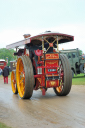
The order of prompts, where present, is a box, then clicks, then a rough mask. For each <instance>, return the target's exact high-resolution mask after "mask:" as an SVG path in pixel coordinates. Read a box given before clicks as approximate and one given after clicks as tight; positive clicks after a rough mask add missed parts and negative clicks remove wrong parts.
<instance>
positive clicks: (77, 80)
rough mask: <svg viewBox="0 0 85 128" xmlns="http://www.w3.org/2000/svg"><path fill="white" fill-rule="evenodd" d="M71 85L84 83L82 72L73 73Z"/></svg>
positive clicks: (84, 77) (84, 78)
mask: <svg viewBox="0 0 85 128" xmlns="http://www.w3.org/2000/svg"><path fill="white" fill-rule="evenodd" d="M72 85H85V76H84V74H82V73H81V74H79V75H77V76H75V75H74V78H72Z"/></svg>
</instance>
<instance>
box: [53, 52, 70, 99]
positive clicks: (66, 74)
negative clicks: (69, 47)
mask: <svg viewBox="0 0 85 128" xmlns="http://www.w3.org/2000/svg"><path fill="white" fill-rule="evenodd" d="M59 66H60V71H59V75H60V78H61V79H60V82H59V86H58V87H56V88H54V92H55V93H56V94H57V95H58V96H65V95H67V94H68V93H69V92H70V90H71V85H72V72H71V67H70V63H69V60H68V58H67V57H66V55H63V54H61V55H60V64H59Z"/></svg>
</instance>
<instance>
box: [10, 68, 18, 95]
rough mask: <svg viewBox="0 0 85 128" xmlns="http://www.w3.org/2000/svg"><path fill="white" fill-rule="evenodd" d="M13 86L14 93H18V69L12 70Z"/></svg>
mask: <svg viewBox="0 0 85 128" xmlns="http://www.w3.org/2000/svg"><path fill="white" fill-rule="evenodd" d="M11 87H12V91H13V93H14V94H18V90H17V84H16V71H15V70H13V71H12V72H11Z"/></svg>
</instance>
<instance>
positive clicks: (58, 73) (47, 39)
mask: <svg viewBox="0 0 85 128" xmlns="http://www.w3.org/2000/svg"><path fill="white" fill-rule="evenodd" d="M24 37H25V39H24V40H22V41H19V42H16V43H13V44H10V45H7V46H6V48H7V49H10V48H16V53H14V55H17V61H16V70H13V71H12V74H11V86H12V91H13V93H14V94H17V93H19V96H20V97H21V98H22V99H26V98H28V99H29V98H31V96H32V93H33V90H38V89H41V90H42V94H43V95H45V92H46V91H47V89H48V88H53V89H54V92H55V93H56V94H57V95H58V96H65V95H67V94H68V93H69V92H70V90H71V85H72V72H71V67H70V64H69V61H68V58H67V57H66V56H65V55H63V54H60V52H59V49H58V44H61V43H65V42H69V41H73V40H74V37H73V36H71V35H66V34H61V33H55V32H45V33H43V34H40V35H36V36H33V37H32V36H30V35H29V34H27V35H24ZM21 45H25V47H24V49H20V48H19V46H21ZM18 48H19V49H18Z"/></svg>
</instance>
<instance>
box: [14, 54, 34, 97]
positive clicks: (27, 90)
mask: <svg viewBox="0 0 85 128" xmlns="http://www.w3.org/2000/svg"><path fill="white" fill-rule="evenodd" d="M16 76H17V77H16V78H17V87H18V93H19V96H20V97H21V98H22V99H29V98H31V96H32V93H33V87H34V74H33V67H32V63H31V60H30V58H29V57H28V56H21V57H19V58H18V60H17V67H16Z"/></svg>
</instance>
